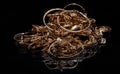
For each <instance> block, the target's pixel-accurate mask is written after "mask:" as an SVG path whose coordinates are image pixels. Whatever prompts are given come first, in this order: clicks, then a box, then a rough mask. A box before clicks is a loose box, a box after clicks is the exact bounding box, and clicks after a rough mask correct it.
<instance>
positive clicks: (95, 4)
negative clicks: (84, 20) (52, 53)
mask: <svg viewBox="0 0 120 74" xmlns="http://www.w3.org/2000/svg"><path fill="white" fill-rule="evenodd" d="M73 2H75V3H78V4H81V5H82V6H83V7H84V8H85V9H86V11H87V12H88V17H91V18H95V19H96V21H97V24H98V25H106V26H110V27H111V28H112V31H111V33H110V36H109V38H108V39H107V41H108V43H107V45H106V46H105V47H102V48H101V52H100V53H98V54H96V55H95V56H94V57H92V58H90V59H86V60H84V61H83V62H81V63H79V65H78V66H77V67H76V68H75V69H72V70H64V71H63V72H60V71H59V70H49V69H47V68H46V67H45V65H44V64H43V63H42V62H40V61H41V60H40V59H35V58H31V55H30V54H20V53H19V49H18V48H17V47H16V45H15V44H14V40H13V36H14V35H15V34H16V33H20V32H25V31H28V30H30V29H31V28H32V26H31V25H32V24H38V25H41V24H43V22H42V17H43V15H44V13H45V12H46V11H47V10H49V9H51V8H57V7H58V8H62V7H64V6H65V5H66V4H69V3H73ZM4 3H5V4H3V8H2V9H3V10H2V12H3V11H5V12H3V14H2V16H3V17H2V19H3V21H1V23H2V25H3V27H1V28H3V29H4V30H2V31H1V32H2V33H3V34H4V35H5V37H4V38H5V41H4V42H3V44H4V43H5V44H4V45H5V46H4V48H2V49H4V50H5V53H4V55H2V56H3V58H4V59H6V57H5V56H6V55H7V59H6V60H4V62H3V63H2V65H3V67H2V69H3V70H2V71H4V72H8V73H20V72H32V73H37V72H38V73H41V74H42V73H44V74H45V73H83V74H86V73H89V74H105V73H109V72H113V73H116V72H118V70H117V69H119V68H118V67H119V62H120V61H119V50H120V49H119V41H120V39H119V20H120V19H119V17H120V16H119V11H118V10H119V6H118V5H119V4H118V3H119V2H116V1H115V0H113V1H109V0H108V1H105V0H78V1H77V0H43V1H42V0H31V1H21V0H17V1H5V2H4Z"/></svg>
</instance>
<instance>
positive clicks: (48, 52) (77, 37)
mask: <svg viewBox="0 0 120 74" xmlns="http://www.w3.org/2000/svg"><path fill="white" fill-rule="evenodd" d="M69 6H79V7H80V8H81V9H82V10H83V11H82V12H80V11H78V10H75V9H74V10H67V9H66V8H67V7H69ZM46 16H47V17H48V18H46ZM46 22H47V23H46ZM95 22H96V20H95V19H92V18H88V17H87V13H86V11H85V9H84V8H83V7H82V6H81V5H79V4H76V3H71V4H68V5H66V6H65V7H64V8H53V9H50V10H48V11H47V12H46V13H45V14H44V16H43V23H44V25H42V26H38V25H32V26H33V28H32V30H31V31H30V32H25V33H18V34H16V35H15V36H14V39H15V40H16V41H17V43H18V44H19V45H21V46H24V47H27V48H28V49H31V50H36V48H41V47H42V48H43V49H42V50H41V51H42V57H43V58H44V60H43V62H44V63H45V65H46V66H47V67H48V68H49V69H59V70H61V71H62V70H63V69H73V68H75V67H76V66H77V65H78V62H81V61H82V60H83V59H86V58H89V57H92V56H93V55H95V53H96V52H97V48H98V47H100V46H101V45H104V44H105V43H106V39H105V38H104V37H103V33H104V32H108V31H110V30H111V28H110V27H108V26H99V27H98V26H96V23H95Z"/></svg>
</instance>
